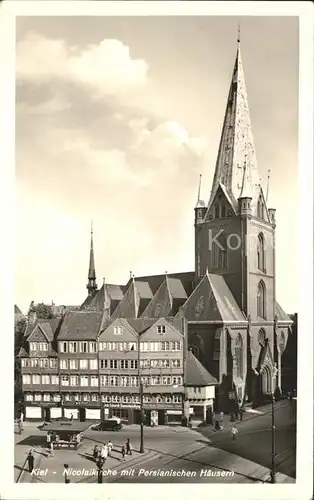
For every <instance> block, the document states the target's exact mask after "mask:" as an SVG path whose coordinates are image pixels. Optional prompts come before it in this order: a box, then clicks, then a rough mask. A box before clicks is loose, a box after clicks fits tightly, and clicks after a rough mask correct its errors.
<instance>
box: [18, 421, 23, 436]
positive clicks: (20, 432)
mask: <svg viewBox="0 0 314 500" xmlns="http://www.w3.org/2000/svg"><path fill="white" fill-rule="evenodd" d="M17 426H18V429H19V434H22V423H21V420H20V419H18V422H17Z"/></svg>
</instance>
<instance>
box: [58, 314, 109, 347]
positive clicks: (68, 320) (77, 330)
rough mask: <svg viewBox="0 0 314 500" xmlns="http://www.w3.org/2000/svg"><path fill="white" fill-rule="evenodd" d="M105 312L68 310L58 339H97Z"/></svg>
mask: <svg viewBox="0 0 314 500" xmlns="http://www.w3.org/2000/svg"><path fill="white" fill-rule="evenodd" d="M102 316H103V312H100V311H96V312H95V311H73V312H67V313H66V315H65V317H64V319H63V322H62V325H61V329H60V333H59V335H58V337H57V340H81V339H82V340H89V339H90V340H95V339H96V337H97V335H98V333H99V329H100V325H101V320H102Z"/></svg>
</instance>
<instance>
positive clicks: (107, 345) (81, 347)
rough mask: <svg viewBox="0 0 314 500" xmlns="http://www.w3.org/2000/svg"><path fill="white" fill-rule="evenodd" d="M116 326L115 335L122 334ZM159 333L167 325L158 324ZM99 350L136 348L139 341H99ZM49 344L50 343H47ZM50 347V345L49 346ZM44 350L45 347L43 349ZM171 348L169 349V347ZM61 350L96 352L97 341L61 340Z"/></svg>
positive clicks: (164, 331)
mask: <svg viewBox="0 0 314 500" xmlns="http://www.w3.org/2000/svg"><path fill="white" fill-rule="evenodd" d="M114 328H115V330H116V331H115V335H122V334H123V331H122V327H121V326H117V327H114ZM157 333H159V334H165V333H166V327H165V326H164V325H159V326H157ZM32 344H34V347H33V350H36V349H37V348H38V347H37V345H39V346H41V345H44V344H37V345H36V343H32ZM141 344H147V342H141ZM98 345H99V350H100V351H106V350H116V349H118V350H120V351H123V350H136V346H137V342H99V343H98ZM47 346H48V344H47ZM47 349H48V347H47ZM41 350H43V349H41ZM141 350H144V351H145V350H147V349H145V347H143V348H142V347H141ZM168 350H169V349H168ZM173 350H177V349H176V348H173ZM59 351H60V352H72V353H76V352H80V353H85V352H89V353H94V352H97V343H96V342H75V341H73V342H66V341H64V342H59Z"/></svg>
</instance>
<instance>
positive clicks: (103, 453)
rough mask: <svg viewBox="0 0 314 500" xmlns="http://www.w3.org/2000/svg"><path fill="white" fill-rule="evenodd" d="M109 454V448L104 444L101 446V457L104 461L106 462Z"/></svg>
mask: <svg viewBox="0 0 314 500" xmlns="http://www.w3.org/2000/svg"><path fill="white" fill-rule="evenodd" d="M107 456H108V448H107V447H106V446H105V445H104V446H103V447H102V448H101V452H100V457H101V459H102V460H103V461H104V463H105V461H106V458H107Z"/></svg>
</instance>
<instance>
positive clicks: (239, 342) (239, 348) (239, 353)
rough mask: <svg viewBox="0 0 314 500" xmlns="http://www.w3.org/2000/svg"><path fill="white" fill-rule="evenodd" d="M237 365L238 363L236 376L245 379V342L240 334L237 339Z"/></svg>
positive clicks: (235, 347)
mask: <svg viewBox="0 0 314 500" xmlns="http://www.w3.org/2000/svg"><path fill="white" fill-rule="evenodd" d="M234 349H235V363H236V376H237V377H238V378H243V340H242V336H241V335H240V333H238V335H237V337H236V339H235V345H234Z"/></svg>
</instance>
